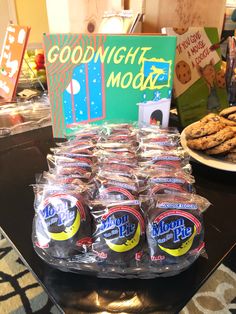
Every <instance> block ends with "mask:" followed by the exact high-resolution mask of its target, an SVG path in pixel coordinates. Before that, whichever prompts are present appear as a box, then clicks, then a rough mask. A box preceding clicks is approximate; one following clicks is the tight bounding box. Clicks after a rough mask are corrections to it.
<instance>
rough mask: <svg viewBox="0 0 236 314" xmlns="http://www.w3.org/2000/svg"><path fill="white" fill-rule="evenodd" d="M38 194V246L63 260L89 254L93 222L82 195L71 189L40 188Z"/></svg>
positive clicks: (41, 186)
mask: <svg viewBox="0 0 236 314" xmlns="http://www.w3.org/2000/svg"><path fill="white" fill-rule="evenodd" d="M71 188H72V187H71ZM34 191H35V212H36V214H35V218H34V226H35V227H34V228H33V229H34V230H35V234H34V239H33V242H34V245H35V246H37V247H39V248H41V249H43V250H44V251H45V252H47V253H48V254H49V255H50V256H53V257H59V258H67V257H71V256H73V255H75V254H77V253H81V252H86V251H87V246H89V245H90V244H91V226H90V225H91V222H90V216H89V212H88V207H87V205H86V204H85V203H84V200H83V196H82V194H81V193H80V192H79V191H77V190H76V189H74V190H71V189H69V185H64V186H52V185H36V186H35V187H34Z"/></svg>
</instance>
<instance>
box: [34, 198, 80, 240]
mask: <svg viewBox="0 0 236 314" xmlns="http://www.w3.org/2000/svg"><path fill="white" fill-rule="evenodd" d="M39 214H40V216H41V218H42V219H43V221H44V223H45V224H46V226H47V230H48V234H49V237H50V238H51V240H55V241H65V240H68V239H70V238H72V237H74V236H75V234H76V233H77V232H78V231H79V229H80V225H81V222H82V221H85V220H86V215H85V210H84V207H83V204H82V202H80V201H79V200H78V199H77V198H76V197H74V196H71V195H67V194H63V193H60V194H53V195H50V196H49V197H47V198H46V199H45V201H44V203H43V208H42V209H40V210H39Z"/></svg>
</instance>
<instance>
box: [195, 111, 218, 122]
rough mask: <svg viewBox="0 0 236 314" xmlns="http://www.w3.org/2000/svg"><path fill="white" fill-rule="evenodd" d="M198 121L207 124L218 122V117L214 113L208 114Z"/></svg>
mask: <svg viewBox="0 0 236 314" xmlns="http://www.w3.org/2000/svg"><path fill="white" fill-rule="evenodd" d="M200 121H201V122H204V123H207V122H209V121H215V122H217V121H220V117H219V116H218V115H217V114H216V113H209V114H208V115H206V116H205V117H203V118H202V119H201V120H200Z"/></svg>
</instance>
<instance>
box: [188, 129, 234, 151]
mask: <svg viewBox="0 0 236 314" xmlns="http://www.w3.org/2000/svg"><path fill="white" fill-rule="evenodd" d="M232 137H234V131H233V130H232V129H231V128H230V127H228V126H226V127H225V128H224V129H222V130H220V131H219V132H216V133H214V134H211V135H207V136H203V137H199V138H194V139H188V140H187V146H188V147H189V148H191V149H196V150H206V149H209V148H212V147H215V146H217V145H219V144H221V143H223V142H224V141H226V140H228V139H230V138H232Z"/></svg>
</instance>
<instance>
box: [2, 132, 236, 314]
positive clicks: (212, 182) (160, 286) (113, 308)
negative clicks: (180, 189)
mask: <svg viewBox="0 0 236 314" xmlns="http://www.w3.org/2000/svg"><path fill="white" fill-rule="evenodd" d="M52 145H53V139H52V133H51V128H50V127H47V128H42V129H39V130H34V131H31V132H26V133H24V134H20V135H18V136H13V137H11V138H10V137H9V138H4V139H0V173H1V175H0V200H1V214H0V227H1V229H2V230H3V232H4V233H5V235H7V237H8V238H9V239H10V240H11V241H12V243H13V245H14V246H15V248H16V249H17V250H18V251H19V252H20V254H21V255H22V257H23V258H24V260H25V261H26V263H27V264H28V265H29V267H30V268H31V269H32V271H33V273H34V274H35V275H36V276H37V278H38V279H39V281H40V282H41V283H42V284H43V286H44V287H45V288H46V290H47V292H48V293H49V295H50V296H51V298H52V299H53V300H54V301H55V302H56V303H57V304H58V305H59V307H61V308H62V309H63V310H64V311H65V312H66V313H100V312H103V311H106V312H108V313H110V312H111V313H121V312H124V313H177V312H179V311H180V310H181V309H182V308H183V307H184V306H185V305H186V303H187V302H188V301H189V300H190V299H191V297H192V296H193V295H194V294H195V293H196V291H197V290H198V289H199V288H200V287H201V285H202V284H203V283H204V282H205V281H206V280H207V279H208V278H209V276H210V275H211V274H212V273H213V272H214V271H215V270H216V268H217V267H218V266H219V265H220V263H221V262H222V261H223V260H224V259H225V257H226V256H227V255H228V254H229V253H230V252H232V250H233V249H234V251H235V248H234V247H236V228H235V221H236V208H235V207H236V206H235V204H236V184H235V182H236V172H228V171H222V170H216V169H213V168H209V167H206V166H204V165H201V164H197V163H195V162H192V166H193V175H194V176H195V180H196V184H195V187H196V190H197V193H198V194H200V195H202V196H204V197H206V198H207V199H208V200H209V201H210V202H211V204H212V205H211V206H210V207H209V208H208V210H207V211H206V212H205V213H204V223H205V240H206V251H207V255H208V258H205V257H202V256H201V257H199V259H198V260H197V261H196V262H195V263H194V264H193V265H192V266H191V267H190V268H189V269H188V270H186V271H184V272H183V273H181V274H179V275H177V276H174V277H170V278H156V279H149V280H140V279H98V278H95V277H91V276H86V275H78V274H73V273H65V272H61V271H59V270H56V269H54V268H52V267H50V266H48V265H47V264H46V263H44V262H43V261H42V260H41V259H40V258H39V257H38V256H37V255H36V253H35V252H34V250H33V247H32V242H31V232H32V219H33V215H34V210H33V200H34V195H33V191H32V188H31V187H30V186H29V185H30V184H31V183H34V181H35V179H34V178H35V173H38V172H41V171H43V170H46V169H47V164H46V158H45V156H46V154H47V152H48V151H49V147H51V146H52ZM235 263H236V261H235Z"/></svg>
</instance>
